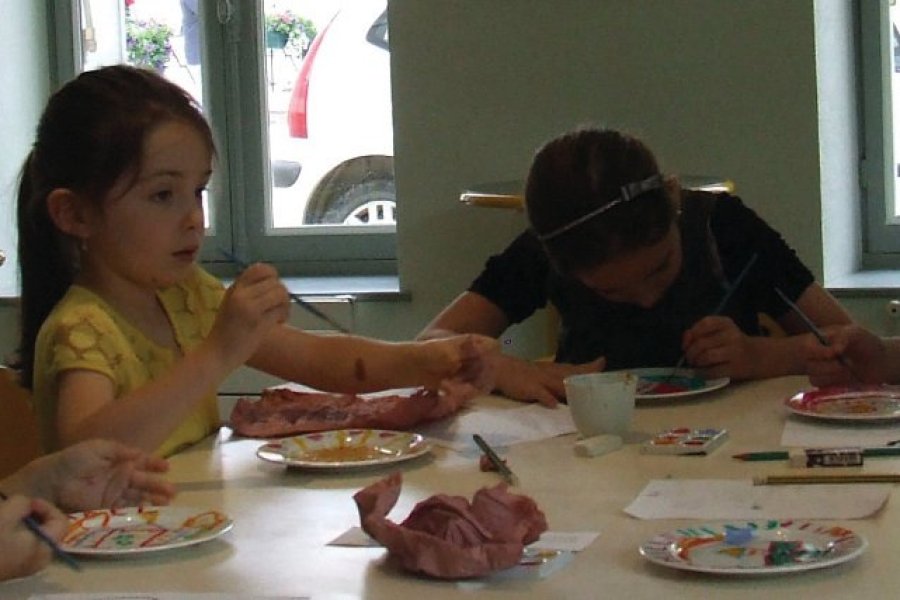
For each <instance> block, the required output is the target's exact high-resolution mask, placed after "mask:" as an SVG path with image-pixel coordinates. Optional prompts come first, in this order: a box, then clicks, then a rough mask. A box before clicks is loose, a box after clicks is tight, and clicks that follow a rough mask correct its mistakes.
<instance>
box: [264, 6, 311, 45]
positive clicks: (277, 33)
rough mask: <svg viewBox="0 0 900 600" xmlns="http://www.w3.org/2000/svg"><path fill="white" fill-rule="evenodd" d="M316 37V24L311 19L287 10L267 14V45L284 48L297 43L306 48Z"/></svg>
mask: <svg viewBox="0 0 900 600" xmlns="http://www.w3.org/2000/svg"><path fill="white" fill-rule="evenodd" d="M314 37H316V26H315V25H313V22H312V21H310V20H309V19H304V18H303V17H301V16H299V15H297V14H295V13H293V12H291V11H290V10H285V11H282V12H279V13H274V14H270V15H266V47H267V48H284V47H285V46H287V45H288V44H297V45H299V46H300V47H301V48H306V47H307V46H308V45H309V43H310V42H311V41H312V39H313V38H314Z"/></svg>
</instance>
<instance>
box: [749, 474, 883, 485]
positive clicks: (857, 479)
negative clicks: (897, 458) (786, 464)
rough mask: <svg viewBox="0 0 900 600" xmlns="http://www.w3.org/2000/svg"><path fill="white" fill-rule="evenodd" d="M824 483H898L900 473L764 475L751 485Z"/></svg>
mask: <svg viewBox="0 0 900 600" xmlns="http://www.w3.org/2000/svg"><path fill="white" fill-rule="evenodd" d="M825 483H900V473H851V474H841V475H766V476H763V477H754V478H753V485H793V484H825Z"/></svg>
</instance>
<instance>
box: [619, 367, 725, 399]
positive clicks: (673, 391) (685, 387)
mask: <svg viewBox="0 0 900 600" xmlns="http://www.w3.org/2000/svg"><path fill="white" fill-rule="evenodd" d="M629 372H631V373H634V374H635V375H636V376H637V378H638V383H637V393H636V394H635V396H634V397H635V398H636V399H638V400H655V399H660V398H683V397H685V396H696V395H697V394H705V393H707V392H712V391H713V390H718V389H721V388H723V387H725V386H726V385H728V384H729V383H731V379H729V378H728V377H720V378H718V379H704V378H703V377H700V376H699V375H698V374H697V372H696V371H694V370H693V369H678V370H676V371H675V372H674V373H672V369H671V367H653V368H647V369H629Z"/></svg>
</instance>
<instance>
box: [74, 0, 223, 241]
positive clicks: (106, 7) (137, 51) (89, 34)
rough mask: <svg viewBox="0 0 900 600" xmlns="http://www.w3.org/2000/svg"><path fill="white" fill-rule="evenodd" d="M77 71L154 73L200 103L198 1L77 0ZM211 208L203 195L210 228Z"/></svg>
mask: <svg viewBox="0 0 900 600" xmlns="http://www.w3.org/2000/svg"><path fill="white" fill-rule="evenodd" d="M80 2H81V22H82V50H83V56H82V68H83V70H90V69H96V68H98V67H101V66H104V65H115V64H120V63H127V64H130V65H134V66H138V67H143V68H147V69H153V70H155V71H157V72H158V73H160V74H161V75H163V76H164V77H165V78H166V79H168V80H169V81H172V82H174V83H176V84H178V85H179V86H181V87H182V88H183V89H185V90H187V91H188V92H189V93H190V94H191V95H192V96H193V97H194V98H196V99H197V102H199V103H200V104H201V105H202V103H203V83H202V82H203V79H202V66H201V59H200V45H201V42H200V35H201V27H200V15H199V8H198V3H199V0H80ZM211 210H213V204H211V203H210V202H209V197H208V194H206V193H204V197H203V214H204V217H205V222H206V223H207V232H208V233H212V231H211V230H210V225H209V224H210V223H212V222H213V221H212V220H211V218H210V217H211V216H212V215H211V214H210V211H211Z"/></svg>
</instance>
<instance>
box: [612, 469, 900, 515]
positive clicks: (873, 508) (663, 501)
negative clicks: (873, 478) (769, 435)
mask: <svg viewBox="0 0 900 600" xmlns="http://www.w3.org/2000/svg"><path fill="white" fill-rule="evenodd" d="M891 489H892V486H889V485H883V484H852V485H851V484H847V485H836V484H823V485H809V484H800V485H758V486H755V485H753V482H752V481H751V480H749V479H655V480H652V481H650V483H648V484H647V485H646V487H644V489H643V490H642V491H641V493H640V494H638V496H637V498H635V499H634V500H633V501H632V503H631V504H629V505H628V506H627V507H625V512H626V513H628V514H629V515H631V516H633V517H637V518H638V519H701V520H709V521H712V520H728V519H864V518H866V517H870V516H872V515H873V514H875V513H876V512H878V510H879V509H881V507H882V506H884V504H885V502H887V500H888V497H889V496H890V493H891Z"/></svg>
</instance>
